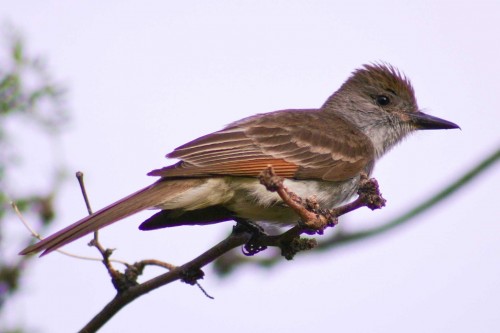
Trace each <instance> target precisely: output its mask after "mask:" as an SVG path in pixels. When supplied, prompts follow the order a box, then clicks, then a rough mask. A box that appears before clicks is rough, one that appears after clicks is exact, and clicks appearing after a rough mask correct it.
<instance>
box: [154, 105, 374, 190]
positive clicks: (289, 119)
mask: <svg viewBox="0 0 500 333" xmlns="http://www.w3.org/2000/svg"><path fill="white" fill-rule="evenodd" d="M167 157H170V158H178V159H180V160H181V162H179V163H177V164H175V165H173V166H168V167H165V168H162V169H158V170H153V171H151V172H150V173H149V175H152V176H161V177H166V178H170V177H204V176H208V175H234V176H247V177H257V176H258V175H259V173H260V172H261V171H262V170H264V169H265V168H266V167H267V166H268V165H272V166H273V168H274V170H275V171H276V173H277V174H278V175H280V176H282V177H286V178H296V179H323V180H330V181H337V180H345V179H348V178H351V177H353V176H355V175H357V174H358V173H359V172H360V171H362V170H364V169H366V168H370V167H371V165H372V162H373V158H374V153H373V145H372V143H371V141H370V139H369V138H368V137H367V136H366V135H364V134H363V133H362V132H360V131H358V130H356V129H355V128H353V127H352V126H351V125H349V124H348V123H346V122H345V121H344V120H343V119H341V118H339V117H338V116H336V115H334V114H330V113H326V112H324V111H320V110H286V111H277V112H273V113H268V114H263V115H258V116H254V117H250V118H247V119H243V120H241V121H239V122H236V123H233V124H231V125H229V126H228V127H226V128H225V129H223V130H221V131H218V132H215V133H212V134H209V135H206V136H203V137H201V138H198V139H196V140H193V141H191V142H189V143H187V144H185V145H183V146H180V147H178V148H177V149H175V150H174V151H173V152H171V153H170V154H168V155H167Z"/></svg>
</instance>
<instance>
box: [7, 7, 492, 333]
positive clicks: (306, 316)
mask: <svg viewBox="0 0 500 333" xmlns="http://www.w3.org/2000/svg"><path fill="white" fill-rule="evenodd" d="M0 21H1V22H2V24H3V25H2V29H1V30H2V31H1V33H2V35H1V40H0V42H1V43H2V45H1V50H2V54H1V56H0V74H2V75H4V77H5V76H6V75H7V74H8V73H9V70H10V69H12V68H17V69H18V71H17V72H16V71H15V72H16V73H17V75H18V76H19V77H21V76H22V77H23V80H24V81H23V82H24V84H25V86H24V89H25V90H28V91H30V93H29V94H27V95H26V96H20V95H19V94H17V95H16V96H17V98H20V101H21V102H23V103H24V104H23V106H22V107H21V108H18V110H20V111H21V112H18V113H19V114H18V113H11V114H10V115H9V117H2V124H1V130H2V132H1V133H0V134H2V135H1V138H2V140H3V141H2V147H3V148H2V149H3V150H2V152H1V154H2V155H1V157H2V163H5V165H3V166H2V170H1V171H2V173H1V175H2V181H1V182H0V185H1V186H2V188H1V191H0V192H1V194H2V195H1V197H2V201H3V206H2V216H1V217H2V219H1V223H2V225H0V227H1V228H2V229H1V230H2V238H1V243H0V251H1V252H0V260H1V261H3V265H4V271H3V272H2V274H3V275H4V280H5V281H10V282H11V285H12V284H15V286H16V287H17V289H16V292H12V290H13V289H8V288H7V287H6V286H8V285H9V284H6V283H5V281H4V282H3V283H2V284H1V285H0V293H2V294H1V296H2V297H1V301H2V303H1V304H0V305H2V307H1V310H0V332H13V331H15V332H73V331H77V330H78V329H80V328H81V327H83V325H84V324H85V323H86V322H87V321H88V320H90V319H91V318H92V317H93V315H95V314H96V313H97V312H98V311H99V310H100V309H101V308H102V307H103V306H104V305H105V304H106V303H107V302H108V301H109V300H110V299H111V298H112V297H113V296H114V293H115V291H114V289H113V287H112V286H111V284H110V283H109V278H108V275H107V272H106V271H105V269H104V268H103V266H102V265H101V264H100V263H98V262H88V261H81V260H76V259H72V258H68V257H65V256H62V255H60V254H58V253H54V254H51V255H49V256H46V257H43V258H41V259H38V258H30V259H27V260H22V261H19V260H20V259H19V257H18V256H17V252H19V250H21V249H22V248H23V247H24V246H25V243H24V242H25V239H26V237H27V231H26V229H25V228H24V226H23V225H22V224H21V223H20V222H19V220H18V219H17V217H15V216H14V215H13V214H12V213H11V210H10V209H7V204H8V201H9V200H19V202H21V203H24V204H25V206H26V207H27V208H26V209H27V211H26V213H25V214H26V215H25V217H26V218H27V219H28V220H30V222H31V223H32V225H33V226H34V227H35V228H36V229H37V230H42V231H43V234H44V235H48V234H49V233H51V232H53V231H56V230H58V229H60V228H62V227H63V226H66V225H68V224H70V223H71V222H74V221H75V220H77V219H79V218H81V217H82V216H84V215H85V214H86V210H85V205H84V203H83V200H82V198H81V194H80V190H79V188H78V184H77V182H76V180H74V178H73V174H74V172H75V171H77V170H81V171H83V172H84V173H85V175H86V186H87V191H88V193H89V196H90V201H91V204H92V206H93V207H94V209H98V208H101V207H103V206H105V205H107V204H109V203H110V202H112V201H114V200H116V199H119V198H121V197H123V196H125V195H127V194H129V193H131V192H133V191H135V190H137V189H139V188H141V187H143V186H145V185H147V184H149V183H151V182H152V181H153V179H151V178H149V177H147V176H146V175H145V174H146V173H147V172H148V171H150V170H152V169H154V168H157V167H160V166H163V165H166V164H170V163H171V161H167V160H165V159H164V155H165V154H166V153H168V152H170V151H171V150H173V149H174V148H175V147H177V146H179V145H181V144H183V143H185V142H187V141H189V140H191V139H194V138H196V137H198V136H201V135H204V134H207V133H209V132H211V131H215V130H218V129H220V128H222V127H223V126H224V125H225V124H227V123H229V122H231V121H234V120H237V119H240V118H242V117H246V116H249V115H252V114H255V113H261V112H268V111H274V110H279V109H285V108H311V107H319V106H321V105H322V103H323V102H324V100H325V99H326V98H327V97H328V96H329V95H330V94H331V93H332V92H334V91H335V90H336V89H337V88H338V87H339V86H340V85H341V84H342V82H343V81H344V80H345V79H346V78H347V77H348V76H349V75H350V73H351V71H353V70H354V69H355V68H358V67H360V66H361V65H362V64H365V63H370V62H376V61H386V62H388V63H391V64H393V65H395V66H397V67H398V68H399V69H400V70H401V71H403V72H404V73H405V74H406V75H407V76H408V77H409V78H410V79H411V81H412V83H413V85H414V87H415V90H416V94H417V99H418V101H419V106H420V107H421V108H422V109H423V110H424V111H425V112H427V113H430V114H433V115H436V116H438V117H441V118H445V119H448V120H450V121H453V122H455V123H457V124H459V125H460V126H461V128H462V130H461V131H459V130H454V131H427V132H420V133H417V134H416V135H413V136H412V137H410V138H409V139H408V140H406V141H405V142H404V143H403V144H401V145H400V146H399V147H396V148H395V149H394V150H393V151H391V152H390V153H389V154H388V155H387V156H385V157H384V158H383V159H382V160H381V161H379V163H378V164H377V167H376V170H375V174H374V176H375V177H376V178H377V179H378V181H379V183H380V186H381V190H382V193H383V195H384V197H385V198H386V199H387V200H388V203H387V207H385V208H384V209H382V210H380V211H376V212H371V211H369V210H367V209H364V210H358V211H356V212H354V213H351V214H349V215H348V216H346V217H345V218H344V219H343V220H341V225H340V226H339V227H340V228H336V229H341V230H342V231H344V232H351V233H355V232H359V231H363V230H370V228H374V227H377V226H382V225H385V224H386V223H388V222H390V221H393V220H394V219H395V218H398V217H399V216H401V215H402V214H404V213H406V212H408V211H409V210H411V209H412V208H414V207H415V206H417V205H418V204H420V203H421V202H423V201H424V200H426V199H428V198H430V197H432V196H433V195H434V194H436V193H438V192H439V191H440V190H442V189H443V188H445V187H446V186H448V185H450V184H452V183H453V182H455V181H456V180H457V179H458V178H459V177H461V176H463V175H464V174H465V173H466V172H467V171H469V170H470V169H472V168H473V167H474V166H476V165H477V164H478V163H480V162H481V161H482V160H484V159H485V158H487V157H488V156H490V157H492V159H491V161H493V160H495V159H498V149H499V147H500V132H499V130H498V128H499V126H498V123H499V122H500V111H499V110H498V96H499V91H500V90H499V83H498V82H499V75H500V62H499V61H498V59H500V42H499V37H498V31H500V3H499V2H498V1H484V0H483V1H481V0H479V1H461V2H456V1H453V2H452V1H420V2H413V3H405V4H403V3H402V2H398V1H389V0H387V1H351V2H345V3H336V2H331V1H314V2H312V1H273V2H270V1H238V2H235V1H212V2H207V1H183V2H174V1H147V2H139V1H128V2H123V1H106V2H104V3H103V2H98V1H85V2H68V1H61V0H59V1H56V0H54V1H43V2H42V1H6V0H3V1H1V0H0ZM16 36H17V37H16ZM16 41H17V42H16ZM16 43H17V44H16ZM13 45H14V46H13ZM16 45H17V46H16ZM5 82H6V81H4V83H5ZM5 84H7V83H5ZM44 84H46V86H44ZM37 87H38V88H39V87H45V89H37ZM3 88H5V86H3ZM30 89H31V90H30ZM3 93H4V95H3V98H4V99H5V96H7V95H5V90H4V92H3ZM21 97H22V98H21ZM37 98H38V99H37ZM4 106H5V105H4ZM33 106H36V108H34V107H33ZM8 109H9V107H8V105H7V106H5V108H4V109H3V110H4V115H7V114H8V112H7V111H5V110H8ZM33 110H35V111H33ZM495 153H496V155H495ZM7 166H8V167H7ZM499 188H500V171H499V168H498V165H495V164H494V162H493V163H492V165H491V166H490V167H489V168H487V169H485V170H484V171H483V172H481V173H480V175H479V176H477V177H475V178H474V179H473V180H472V181H471V182H470V183H467V184H466V185H464V186H462V187H461V188H459V189H458V190H457V191H455V192H454V193H453V194H452V195H451V196H449V197H448V198H447V199H446V200H443V201H442V202H440V204H439V205H436V206H435V207H433V208H432V209H429V210H427V211H425V213H423V214H421V215H419V216H417V217H416V218H414V219H412V220H410V221H409V222H408V223H404V224H403V225H402V226H400V227H398V228H394V229H391V230H390V231H388V232H384V233H381V234H379V235H377V236H375V237H369V238H366V239H364V240H362V241H358V242H351V243H347V244H344V246H341V247H340V246H338V247H332V248H330V249H327V250H325V251H319V250H316V251H315V250H313V251H310V252H308V253H300V254H299V255H297V257H296V258H295V259H294V260H293V261H290V262H287V261H285V260H284V259H279V260H278V261H277V262H275V264H274V265H272V266H270V267H267V268H265V267H263V266H262V265H258V264H255V263H254V264H248V263H247V264H245V265H241V266H238V267H235V266H233V267H232V268H234V269H233V270H231V271H230V272H229V273H228V274H221V273H220V272H221V269H224V263H219V265H218V266H217V267H218V268H219V269H218V270H215V269H214V267H213V266H209V267H207V268H205V273H206V276H205V279H204V280H202V281H201V284H202V286H203V287H204V288H205V289H206V290H207V292H208V293H209V294H210V295H212V296H214V297H215V299H214V300H210V299H208V298H207V297H205V296H204V295H203V294H202V293H201V292H200V290H199V289H198V288H196V287H191V286H188V285H186V284H183V283H180V282H177V283H173V284H170V285H168V286H165V287H163V288H161V289H159V290H156V291H154V292H151V293H150V294H148V295H146V296H143V297H141V298H140V299H138V300H136V301H135V302H133V303H132V304H130V305H129V306H127V307H126V308H125V309H123V310H122V311H120V312H119V313H118V314H117V315H116V316H115V317H114V318H112V319H111V321H110V322H109V323H107V324H106V325H105V326H104V327H103V329H102V330H101V331H102V332H134V331H139V330H141V331H145V332H146V331H148V332H156V331H166V330H176V329H182V330H184V331H187V332H191V331H202V330H203V331H208V332H212V331H219V332H225V331H236V330H237V331H238V332H241V333H245V332H256V331H264V330H273V331H275V332H296V331H299V330H304V329H307V330H322V331H325V330H330V329H332V330H337V331H342V332H400V331H403V332H444V331H448V332H470V331H474V332H498V331H500V316H499V312H498V309H499V308H500V282H499V281H500V256H499V253H500V208H499V205H498V195H499ZM28 208H31V209H32V210H30V209H28ZM40 215H41V216H42V218H45V221H52V222H51V223H50V224H46V225H45V226H44V225H43V223H42V224H41V223H40V221H39V220H40V218H39V216H40ZM52 215H54V217H55V219H53V220H52V217H53V216H52ZM149 215H151V214H150V213H147V212H146V213H143V214H139V215H136V216H134V217H132V218H129V219H128V220H126V221H124V222H121V223H117V224H115V225H113V226H111V227H108V228H106V229H104V230H103V231H102V232H101V233H100V238H101V241H102V242H103V244H104V246H106V247H111V248H116V249H117V250H116V251H115V254H114V257H115V258H119V259H123V260H127V261H129V262H134V261H136V260H141V259H147V258H156V259H160V260H164V261H167V262H170V263H172V264H182V263H185V262H186V261H188V260H190V259H191V258H193V257H195V256H197V255H199V254H200V253H201V252H202V251H204V250H206V249H208V248H209V247H210V246H212V245H214V244H216V243H217V242H218V241H219V240H221V239H222V238H223V237H225V236H226V235H227V234H228V233H229V232H230V230H231V225H232V224H231V223H225V224H220V225H215V226H208V227H203V228H201V227H184V228H175V229H165V230H160V231H155V232H140V231H138V230H137V226H138V225H139V223H140V222H141V221H143V220H144V219H145V218H147V217H148V216H149ZM335 232H336V231H335V230H333V229H332V230H328V231H327V232H326V234H325V236H324V237H325V239H328V237H333V236H334V235H335ZM337 232H338V231H337ZM89 239H90V237H87V238H86V239H82V240H79V241H77V242H75V243H73V244H71V245H69V246H67V247H66V248H65V249H66V250H68V251H71V252H73V253H77V254H81V255H87V256H96V257H97V251H96V250H95V249H93V248H89V247H87V245H86V244H87V242H88V240H89ZM237 252H238V251H237ZM271 256H272V251H269V253H262V254H259V255H257V256H256V257H254V258H252V260H253V261H258V260H262V259H268V258H270V257H271ZM231 258H233V259H234V258H237V259H238V260H239V258H241V256H240V255H239V254H236V255H233V257H231ZM9 265H10V266H9ZM221 265H222V266H221ZM6 267H7V268H6ZM8 267H15V269H11V270H9V269H8ZM118 267H119V266H118ZM221 267H222V268H221ZM226 268H227V267H226ZM161 272H162V270H161V269H152V268H147V270H146V274H145V276H144V277H143V278H142V279H141V280H142V281H144V280H145V279H146V278H148V277H152V276H155V275H157V274H159V273H161ZM7 273H8V274H7ZM9 274H10V275H9ZM5 276H8V279H5ZM11 287H12V286H11Z"/></svg>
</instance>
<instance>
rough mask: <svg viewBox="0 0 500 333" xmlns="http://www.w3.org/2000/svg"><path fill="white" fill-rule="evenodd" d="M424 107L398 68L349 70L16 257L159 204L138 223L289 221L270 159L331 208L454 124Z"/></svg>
mask: <svg viewBox="0 0 500 333" xmlns="http://www.w3.org/2000/svg"><path fill="white" fill-rule="evenodd" d="M455 128H459V126H458V125H457V124H455V123H453V122H450V121H447V120H444V119H441V118H437V117H435V116H431V115H429V114H426V113H423V112H422V111H421V110H420V109H419V107H418V105H417V101H416V97H415V92H414V89H413V86H412V84H411V82H410V80H409V79H408V78H407V77H406V76H405V75H404V74H403V73H402V72H401V71H399V70H398V69H397V68H396V67H394V66H392V65H390V64H388V63H384V62H377V63H369V64H365V65H362V66H361V67H359V68H357V69H355V70H354V71H353V72H352V73H351V75H350V76H349V77H348V79H347V80H346V81H345V82H344V83H343V84H342V85H341V87H340V88H339V89H338V90H337V91H335V92H334V93H333V94H332V95H331V96H330V97H329V98H328V99H327V100H326V102H324V104H323V105H322V106H321V107H320V108H312V109H286V110H280V111H274V112H269V113H260V114H256V115H253V116H250V117H247V118H244V119H241V120H238V121H235V122H233V123H231V124H229V125H227V126H226V127H225V128H223V129H222V130H219V131H216V132H213V133H210V134H207V135H205V136H201V137H199V138H197V139H195V140H192V141H190V142H188V143H186V144H184V145H182V146H180V147H178V148H176V149H175V150H173V151H172V152H170V153H169V154H167V155H166V157H167V158H174V159H178V160H179V161H178V162H177V163H174V164H172V165H169V166H166V167H163V168H159V169H155V170H153V171H151V172H149V173H148V175H149V176H156V177H159V179H157V180H156V181H155V182H154V183H153V184H151V185H149V186H147V187H145V188H143V189H140V190H139V191H137V192H135V193H132V194H130V195H129V196H126V197H124V198H123V199H120V200H118V201H116V202H114V203H111V204H110V205H108V206H107V207H104V208H102V209H100V210H98V211H96V212H95V213H93V214H91V215H88V216H86V217H84V218H82V219H80V220H79V221H77V222H75V223H73V224H71V225H69V226H67V227H66V228H64V229H62V230H60V231H58V232H56V233H54V234H53V235H51V236H49V237H47V238H45V239H43V240H41V241H39V242H38V243H35V244H33V245H30V246H28V247H27V248H25V249H24V250H22V251H21V252H20V254H22V255H26V254H32V253H37V252H40V251H43V253H42V255H45V254H47V253H50V252H52V251H54V250H56V249H58V248H60V247H61V246H63V245H65V244H68V243H70V242H73V241H74V240H76V239H79V238H81V237H83V236H85V235H87V234H89V233H92V232H94V231H96V230H99V229H101V228H103V227H105V226H108V225H110V224H112V223H114V222H117V221H119V220H122V219H124V218H126V217H128V216H130V215H133V214H135V213H138V212H140V211H143V210H146V209H158V210H159V211H158V212H156V213H155V214H154V215H152V216H151V217H150V218H148V219H147V220H145V221H144V222H143V223H142V224H141V225H140V226H139V229H141V230H155V229H159V228H165V227H173V226H181V225H206V224H212V223H219V222H224V221H231V220H232V221H237V222H238V221H248V222H251V223H255V224H258V225H263V226H266V225H269V226H286V225H290V224H293V223H295V222H296V221H297V220H298V216H297V214H296V213H295V212H294V211H293V210H292V209H290V207H288V206H287V205H285V204H284V203H283V201H282V200H281V198H280V197H279V196H278V194H276V193H272V192H270V191H268V190H267V189H266V188H265V187H264V186H263V185H261V184H260V183H259V179H258V176H259V174H260V172H261V171H263V170H264V169H266V168H267V167H268V166H272V168H273V169H274V171H275V173H276V174H277V175H278V176H280V177H283V178H284V184H285V186H286V187H287V188H288V189H289V190H291V191H292V192H294V193H296V194H297V195H299V196H300V197H304V198H305V197H310V196H312V195H314V196H316V200H317V202H318V203H319V205H320V206H321V207H324V208H334V207H336V206H338V205H340V204H342V203H344V202H346V201H348V200H349V199H350V198H352V197H353V196H354V195H355V194H356V191H357V189H358V187H359V184H360V178H361V175H362V174H366V175H371V174H372V172H373V168H374V165H375V163H376V161H377V160H379V159H380V158H381V157H382V156H383V155H384V154H385V153H387V152H388V151H389V150H391V148H393V147H394V146H395V145H396V144H397V143H399V142H401V140H402V139H403V138H405V137H407V136H408V135H409V134H411V133H413V132H416V131H418V130H437V129H455Z"/></svg>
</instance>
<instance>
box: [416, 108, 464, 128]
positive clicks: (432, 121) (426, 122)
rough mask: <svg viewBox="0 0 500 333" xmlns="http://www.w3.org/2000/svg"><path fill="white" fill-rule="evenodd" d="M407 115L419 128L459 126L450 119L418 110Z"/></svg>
mask: <svg viewBox="0 0 500 333" xmlns="http://www.w3.org/2000/svg"><path fill="white" fill-rule="evenodd" d="M408 116H409V117H410V123H411V124H412V125H413V126H415V127H416V128H417V129H420V130H437V129H453V128H460V126H458V125H457V124H455V123H452V122H451V121H448V120H444V119H441V118H438V117H434V116H431V115H428V114H426V113H423V112H420V111H419V112H413V113H409V114H408Z"/></svg>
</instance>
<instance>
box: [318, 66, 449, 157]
mask: <svg viewBox="0 0 500 333" xmlns="http://www.w3.org/2000/svg"><path fill="white" fill-rule="evenodd" d="M322 110H324V112H334V113H336V114H338V115H340V116H342V117H343V118H344V119H346V120H347V121H349V122H350V123H351V124H353V125H354V126H355V127H357V128H358V129H359V130H361V131H362V132H363V133H365V134H366V135H367V136H368V137H369V138H370V139H371V141H372V143H373V145H374V148H375V151H376V155H377V157H380V156H381V155H383V154H384V153H385V152H387V151H388V150H389V149H390V148H391V147H393V146H394V145H395V144H396V143H398V142H399V141H401V139H403V138H404V137H405V136H406V135H408V134H409V133H411V132H413V131H414V130H418V129H446V128H457V127H458V126H457V125H455V124H453V123H450V122H447V121H445V120H442V119H439V118H435V117H432V116H428V115H426V114H424V113H422V112H420V111H419V109H418V105H417V100H416V98H415V92H414V89H413V86H412V85H411V82H410V80H409V79H408V78H407V77H406V76H404V75H403V74H402V73H401V72H400V71H399V70H398V69H397V68H395V67H393V66H391V65H389V64H384V63H375V64H368V65H364V66H363V67H362V68H360V69H357V70H355V71H354V72H353V73H352V75H351V77H349V78H348V79H347V81H346V82H345V83H344V84H343V85H342V86H341V87H340V89H339V90H338V91H337V92H335V93H334V94H333V95H332V96H330V98H328V100H327V101H326V102H325V104H324V105H323V106H322Z"/></svg>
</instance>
